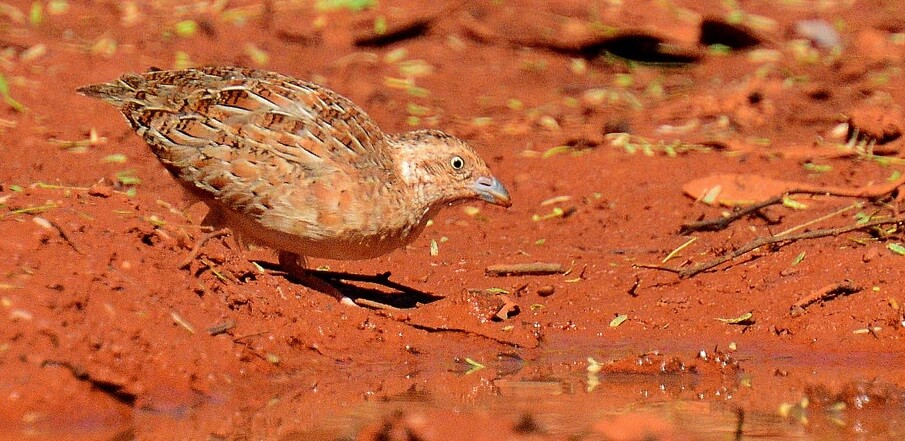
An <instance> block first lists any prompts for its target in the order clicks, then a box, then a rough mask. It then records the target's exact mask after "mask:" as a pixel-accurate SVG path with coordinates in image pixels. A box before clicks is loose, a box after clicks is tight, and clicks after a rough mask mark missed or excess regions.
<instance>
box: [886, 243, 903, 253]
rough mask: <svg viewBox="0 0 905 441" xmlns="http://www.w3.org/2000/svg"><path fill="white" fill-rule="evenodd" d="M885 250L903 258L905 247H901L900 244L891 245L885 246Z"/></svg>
mask: <svg viewBox="0 0 905 441" xmlns="http://www.w3.org/2000/svg"><path fill="white" fill-rule="evenodd" d="M886 248H889V251H892V252H893V253H896V254H898V255H900V256H905V246H902V244H900V243H891V244H889V245H886Z"/></svg>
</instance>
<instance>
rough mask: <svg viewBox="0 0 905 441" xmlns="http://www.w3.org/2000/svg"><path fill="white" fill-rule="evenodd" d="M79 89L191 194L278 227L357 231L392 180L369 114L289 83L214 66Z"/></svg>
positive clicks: (316, 231) (305, 86)
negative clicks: (119, 119) (105, 105)
mask: <svg viewBox="0 0 905 441" xmlns="http://www.w3.org/2000/svg"><path fill="white" fill-rule="evenodd" d="M105 88H106V89H105ZM81 91H82V92H83V93H86V94H87V95H93V96H98V97H100V98H102V99H105V100H106V101H109V102H112V103H113V104H115V105H118V106H119V107H120V109H121V110H122V112H123V114H124V115H125V116H126V118H127V119H128V120H129V122H130V123H131V124H132V126H133V128H135V130H136V131H137V132H138V133H139V134H140V135H142V136H143V137H144V138H145V140H146V141H147V142H148V144H149V145H150V146H151V148H152V150H153V151H154V153H155V154H156V155H157V157H158V158H159V159H160V160H161V161H162V162H163V163H164V164H165V165H166V166H167V167H168V168H169V169H170V171H171V172H172V173H173V174H174V175H176V176H177V177H178V178H179V179H180V180H182V181H183V183H185V184H187V186H188V187H189V188H191V189H193V190H194V191H196V192H198V191H200V192H204V193H207V194H208V195H210V196H212V197H213V198H214V199H216V200H217V201H219V202H220V203H222V204H223V205H225V206H226V207H228V208H229V209H232V210H235V211H237V212H239V213H243V214H247V215H250V216H252V217H254V218H256V219H258V220H259V221H261V222H262V223H263V224H264V225H265V226H268V227H271V228H274V229H277V230H281V231H286V232H291V233H294V234H305V235H307V236H314V237H316V236H329V235H331V234H335V233H336V232H331V231H330V230H329V229H330V228H331V226H336V227H337V228H339V227H341V226H342V227H343V228H347V229H349V228H359V227H361V223H362V219H354V218H353V217H354V213H356V210H360V209H363V208H367V207H364V205H366V202H367V201H362V200H361V198H365V199H366V198H367V197H368V196H369V195H370V194H372V193H374V192H378V191H380V187H383V186H385V185H387V184H389V183H392V181H394V180H395V178H394V174H393V172H392V170H393V167H392V159H391V157H390V152H388V151H387V146H386V145H385V140H384V135H383V133H382V132H381V131H380V129H379V128H378V127H377V126H376V125H375V124H374V123H373V122H371V120H370V118H368V117H367V115H366V114H365V113H364V112H363V111H362V110H360V109H359V108H358V107H357V106H355V105H354V104H353V103H352V102H351V101H349V100H347V99H345V98H343V97H342V96H340V95H338V94H336V93H334V92H332V91H330V90H328V89H325V88H323V87H320V86H318V85H315V84H311V83H306V82H303V81H299V80H296V79H293V78H291V77H286V76H283V75H279V74H276V73H271V72H264V71H258V70H252V69H243V68H224V67H212V68H204V69H192V70H187V71H158V72H150V73H147V74H141V75H135V74H131V75H125V76H123V77H122V78H121V79H120V80H119V81H118V82H114V83H110V84H106V85H98V86H89V87H88V88H85V89H82V90H81ZM117 101H119V102H117ZM363 170H367V173H362V171H363ZM367 211H370V210H367ZM264 216H269V217H270V218H269V219H264V218H263V217H264ZM299 230H304V231H299ZM321 230H323V231H321Z"/></svg>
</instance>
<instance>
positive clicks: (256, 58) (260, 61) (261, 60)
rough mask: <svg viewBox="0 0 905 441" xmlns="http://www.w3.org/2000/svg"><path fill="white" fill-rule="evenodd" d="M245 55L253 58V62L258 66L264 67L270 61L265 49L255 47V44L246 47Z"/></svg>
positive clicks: (248, 44)
mask: <svg viewBox="0 0 905 441" xmlns="http://www.w3.org/2000/svg"><path fill="white" fill-rule="evenodd" d="M245 55H248V58H251V61H252V62H253V63H254V64H257V65H258V66H264V65H265V64H267V62H268V61H270V55H269V54H268V53H267V51H265V50H264V49H261V48H259V47H257V46H255V45H254V44H253V43H247V44H246V45H245Z"/></svg>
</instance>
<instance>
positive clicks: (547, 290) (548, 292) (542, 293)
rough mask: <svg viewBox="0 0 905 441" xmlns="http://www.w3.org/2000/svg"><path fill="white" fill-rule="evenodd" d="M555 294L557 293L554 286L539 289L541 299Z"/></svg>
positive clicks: (538, 293)
mask: <svg viewBox="0 0 905 441" xmlns="http://www.w3.org/2000/svg"><path fill="white" fill-rule="evenodd" d="M554 292H556V288H554V287H553V285H544V286H542V287H540V288H537V295H539V296H541V297H550V296H552V295H553V293H554Z"/></svg>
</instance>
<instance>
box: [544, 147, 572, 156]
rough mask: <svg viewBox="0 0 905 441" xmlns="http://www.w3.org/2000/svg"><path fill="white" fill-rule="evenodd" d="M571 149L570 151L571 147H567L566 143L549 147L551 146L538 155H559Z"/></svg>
mask: <svg viewBox="0 0 905 441" xmlns="http://www.w3.org/2000/svg"><path fill="white" fill-rule="evenodd" d="M571 151H572V147H569V146H567V145H558V146H556V147H551V148H549V149H547V150H546V151H544V153H542V154H541V155H540V157H541V158H544V159H547V158H549V157H552V156H556V155H561V154H564V153H569V152H571Z"/></svg>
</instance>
